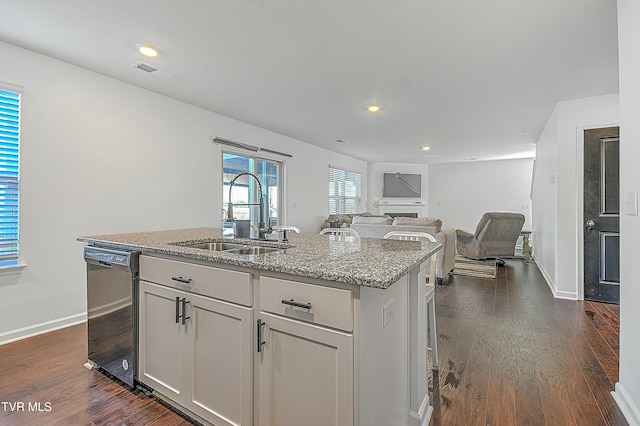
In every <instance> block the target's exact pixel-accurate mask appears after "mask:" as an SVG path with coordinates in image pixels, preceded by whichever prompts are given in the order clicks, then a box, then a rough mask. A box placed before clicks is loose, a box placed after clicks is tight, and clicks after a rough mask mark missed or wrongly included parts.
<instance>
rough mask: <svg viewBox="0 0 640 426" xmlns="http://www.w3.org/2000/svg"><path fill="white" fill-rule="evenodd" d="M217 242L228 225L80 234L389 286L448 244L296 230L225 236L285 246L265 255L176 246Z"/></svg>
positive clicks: (128, 246) (145, 249)
mask: <svg viewBox="0 0 640 426" xmlns="http://www.w3.org/2000/svg"><path fill="white" fill-rule="evenodd" d="M212 240H218V241H220V240H222V229H219V228H192V229H180V230H170V231H157V232H141V233H130V234H113V235H96V236H87V237H78V241H83V242H86V243H89V244H92V245H96V246H101V247H111V248H116V249H123V250H135V251H140V252H142V253H148V254H152V253H158V254H164V255H170V256H178V257H183V258H186V259H198V260H206V261H211V262H216V263H221V264H227V265H235V266H243V267H248V268H253V269H259V270H264V271H274V272H281V273H285V274H291V275H297V276H303V277H310V278H318V279H322V280H328V281H339V282H343V283H347V284H353V285H360V286H367V287H376V288H387V287H389V286H390V285H391V284H393V283H394V282H396V281H397V280H398V279H400V278H401V277H402V276H403V275H406V274H407V273H408V272H409V271H410V270H411V269H413V268H414V267H415V266H417V265H419V264H420V263H421V262H423V261H424V260H426V259H428V258H429V257H430V256H431V255H434V254H435V252H436V251H438V250H440V248H441V247H442V245H441V244H440V243H433V242H429V241H422V242H421V241H398V240H383V239H380V238H357V237H353V236H347V237H340V238H337V237H334V236H332V235H318V234H296V233H289V242H288V243H278V242H277V241H269V240H267V241H257V240H247V239H228V238H227V239H225V240H224V241H225V242H232V243H242V244H249V245H266V246H269V247H278V248H281V249H282V250H280V251H277V252H272V253H267V254H260V255H241V254H235V253H229V252H224V251H211V250H204V249H196V248H190V247H184V246H180V245H175V243H182V244H185V243H198V242H207V241H212Z"/></svg>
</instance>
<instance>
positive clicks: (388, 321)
mask: <svg viewBox="0 0 640 426" xmlns="http://www.w3.org/2000/svg"><path fill="white" fill-rule="evenodd" d="M427 272H428V262H423V263H422V264H421V265H420V266H419V267H417V268H415V269H414V270H412V271H411V272H410V273H409V274H407V275H405V276H404V277H402V278H401V279H399V280H398V281H397V282H395V283H394V284H393V285H391V286H390V287H389V288H387V289H384V290H382V289H376V288H368V287H361V288H360V300H358V302H359V303H357V305H356V306H357V309H356V314H358V316H359V319H360V321H358V322H357V326H358V331H359V332H358V333H357V334H356V336H357V338H356V342H355V343H356V345H357V347H358V348H357V349H358V350H357V351H356V357H357V358H356V369H355V376H356V380H357V381H358V382H359V383H360V386H359V389H358V391H359V393H360V394H359V398H357V399H359V400H360V406H359V408H357V415H356V418H355V422H354V424H356V425H357V424H359V425H369V424H390V425H391V424H403V425H421V424H422V425H425V424H428V423H429V418H430V414H431V410H432V409H431V407H430V405H429V396H428V391H427V371H426V363H427V351H426V344H427V343H426V326H425V301H424V294H425V291H424V282H425V276H426V273H427ZM356 397H358V395H356Z"/></svg>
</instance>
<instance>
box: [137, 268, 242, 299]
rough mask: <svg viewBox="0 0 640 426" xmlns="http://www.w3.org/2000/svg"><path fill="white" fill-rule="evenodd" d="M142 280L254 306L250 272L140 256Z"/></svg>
mask: <svg viewBox="0 0 640 426" xmlns="http://www.w3.org/2000/svg"><path fill="white" fill-rule="evenodd" d="M140 279H141V280H144V281H149V282H153V283H157V284H162V285H166V286H170V287H174V288H178V289H180V290H185V291H190V292H192V293H198V294H202V295H203V296H208V297H213V298H215V299H220V300H226V301H229V302H233V303H237V304H240V305H244V306H252V305H253V293H252V291H251V274H249V273H247V272H238V271H230V270H228V269H221V268H214V267H212V266H204V265H196V264H193V263H186V262H180V261H176V260H169V259H161V258H158V257H150V256H140ZM179 280H183V281H189V282H182V281H179Z"/></svg>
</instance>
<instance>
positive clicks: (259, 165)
mask: <svg viewBox="0 0 640 426" xmlns="http://www.w3.org/2000/svg"><path fill="white" fill-rule="evenodd" d="M242 172H251V173H253V174H255V175H256V176H258V179H260V183H261V184H262V192H263V197H264V202H265V207H266V215H267V218H268V219H267V220H268V222H267V225H268V226H273V225H277V224H278V223H280V222H281V212H282V209H281V203H282V192H283V188H282V186H283V184H282V163H281V162H279V161H273V160H267V159H265V158H258V157H248V156H244V155H241V154H234V153H230V152H223V153H222V174H223V177H222V201H223V208H224V209H225V210H226V209H227V208H228V206H229V184H230V183H231V179H233V177H234V176H236V175H238V174H239V173H242ZM232 191H233V192H232V194H231V198H232V201H233V216H234V217H235V218H236V219H250V220H251V221H252V222H253V223H257V222H258V215H259V208H258V207H257V206H246V207H243V206H241V205H240V204H248V203H257V202H258V201H259V196H258V185H257V184H256V181H255V179H253V178H252V177H250V176H247V175H245V176H241V177H240V178H238V180H236V181H235V183H234V184H233V188H232Z"/></svg>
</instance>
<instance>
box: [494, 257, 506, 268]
mask: <svg viewBox="0 0 640 426" xmlns="http://www.w3.org/2000/svg"><path fill="white" fill-rule="evenodd" d="M504 264H505V261H504V259H501V258H499V257H497V258H496V265H498V266H504Z"/></svg>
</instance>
